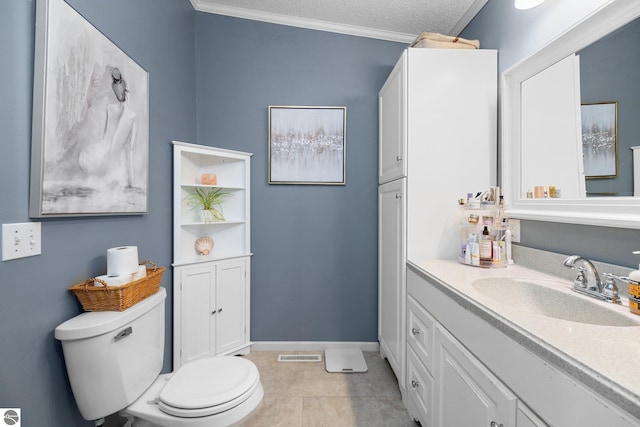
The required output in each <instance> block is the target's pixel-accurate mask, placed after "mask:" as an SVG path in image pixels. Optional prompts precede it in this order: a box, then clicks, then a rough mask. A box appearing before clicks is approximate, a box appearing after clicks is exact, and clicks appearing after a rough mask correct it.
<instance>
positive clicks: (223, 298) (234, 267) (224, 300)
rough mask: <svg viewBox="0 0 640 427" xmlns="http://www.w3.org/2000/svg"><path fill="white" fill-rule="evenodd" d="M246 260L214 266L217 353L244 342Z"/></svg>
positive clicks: (224, 262)
mask: <svg viewBox="0 0 640 427" xmlns="http://www.w3.org/2000/svg"><path fill="white" fill-rule="evenodd" d="M246 284H247V278H246V261H245V260H244V259H243V260H231V261H223V262H218V263H217V268H216V305H215V306H214V310H215V312H216V314H215V318H216V349H215V350H216V351H215V352H216V354H219V353H224V352H226V351H230V350H232V349H234V348H237V347H239V346H241V345H242V344H245V343H246V341H247V340H246V338H245V319H246V316H245V314H246V297H245V295H246Z"/></svg>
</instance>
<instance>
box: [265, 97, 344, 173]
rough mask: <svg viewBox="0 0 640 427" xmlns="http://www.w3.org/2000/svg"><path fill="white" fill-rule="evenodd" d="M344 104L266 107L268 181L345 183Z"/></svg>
mask: <svg viewBox="0 0 640 427" xmlns="http://www.w3.org/2000/svg"><path fill="white" fill-rule="evenodd" d="M346 119H347V108H346V107H290V106H270V107H269V179H268V182H269V184H316V185H345V181H346V180H345V171H346V168H345V152H346V139H345V136H346Z"/></svg>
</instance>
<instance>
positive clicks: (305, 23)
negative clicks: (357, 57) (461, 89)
mask: <svg viewBox="0 0 640 427" xmlns="http://www.w3.org/2000/svg"><path fill="white" fill-rule="evenodd" d="M480 1H485V2H486V0H480ZM191 4H192V5H193V8H194V9H195V10H197V11H199V12H206V13H213V14H216V15H226V16H233V17H235V18H244V19H250V20H253V21H263V22H269V23H272V24H280V25H288V26H290V27H298V28H306V29H310V30H318V31H327V32H331V33H338V34H346V35H350V36H358V37H368V38H372V39H379V40H387V41H392V42H400V43H412V42H413V41H414V40H415V38H416V36H417V35H416V34H406V33H397V32H394V31H381V30H377V29H374V28H367V27H358V26H355V25H347V24H336V23H333V22H326V21H320V20H316V19H308V18H299V17H293V16H287V15H280V14H276V13H270V12H261V11H257V10H251V9H244V8H240V7H235V6H226V5H219V4H211V3H208V2H206V1H204V0H191Z"/></svg>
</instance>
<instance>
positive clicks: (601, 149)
mask: <svg viewBox="0 0 640 427" xmlns="http://www.w3.org/2000/svg"><path fill="white" fill-rule="evenodd" d="M581 117H582V154H583V160H584V175H585V178H587V179H596V178H615V177H616V176H618V103H617V102H615V101H614V102H599V103H594V104H582V106H581Z"/></svg>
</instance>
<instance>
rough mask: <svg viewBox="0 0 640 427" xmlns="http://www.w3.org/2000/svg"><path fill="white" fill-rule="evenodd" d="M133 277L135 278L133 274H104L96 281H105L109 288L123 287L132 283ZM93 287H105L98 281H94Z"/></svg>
mask: <svg viewBox="0 0 640 427" xmlns="http://www.w3.org/2000/svg"><path fill="white" fill-rule="evenodd" d="M132 276H133V275H132V274H127V275H126V276H109V275H106V274H104V275H102V276H98V277H96V279H100V280H103V281H104V282H105V283H106V284H107V286H122V285H126V284H127V283H129V282H131V277H132ZM93 286H103V285H102V283H100V282H98V281H97V280H94V281H93Z"/></svg>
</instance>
